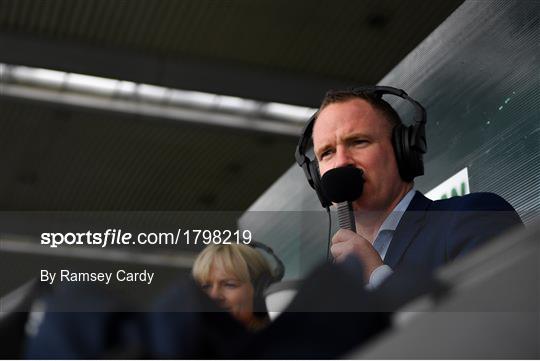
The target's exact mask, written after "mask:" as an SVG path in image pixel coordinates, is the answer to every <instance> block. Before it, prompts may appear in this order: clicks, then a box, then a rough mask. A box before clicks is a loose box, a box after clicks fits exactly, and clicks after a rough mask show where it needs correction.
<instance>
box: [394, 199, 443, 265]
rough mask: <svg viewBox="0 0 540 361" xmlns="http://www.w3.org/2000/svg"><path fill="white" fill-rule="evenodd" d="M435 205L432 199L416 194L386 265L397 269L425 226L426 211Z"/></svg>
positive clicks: (402, 219) (397, 229) (396, 233)
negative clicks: (410, 245) (432, 204)
mask: <svg viewBox="0 0 540 361" xmlns="http://www.w3.org/2000/svg"><path fill="white" fill-rule="evenodd" d="M431 203H433V201H431V200H430V199H428V198H426V197H424V195H423V194H422V193H420V192H418V191H417V192H416V194H415V195H414V198H413V199H412V200H411V203H410V204H409V207H407V211H406V212H405V213H404V214H403V217H402V218H401V220H400V221H399V224H398V226H397V228H396V230H395V232H394V236H393V237H392V242H390V246H389V247H388V251H387V252H386V256H385V257H384V263H385V264H387V265H389V266H390V267H391V268H392V269H395V267H396V265H397V264H398V262H399V260H400V259H401V257H402V256H403V254H404V253H405V250H406V249H407V247H409V244H410V243H411V242H412V240H413V239H414V238H416V235H417V234H418V232H419V231H420V229H421V228H422V225H423V224H424V222H423V220H424V218H425V216H426V209H427V208H428V207H429V206H430V205H431Z"/></svg>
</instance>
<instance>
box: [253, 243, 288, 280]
mask: <svg viewBox="0 0 540 361" xmlns="http://www.w3.org/2000/svg"><path fill="white" fill-rule="evenodd" d="M247 245H248V246H250V247H252V248H259V249H262V250H263V251H265V252H266V253H268V254H269V255H270V256H271V257H272V258H273V259H274V260H275V261H276V265H277V266H276V269H275V270H274V274H273V275H272V276H273V277H272V278H273V279H274V282H278V281H281V279H282V278H283V276H284V275H285V266H284V264H283V262H282V261H281V260H280V259H279V257H278V256H276V254H275V253H274V250H273V249H272V248H270V247H268V246H267V245H265V244H264V243H261V242H257V241H253V240H252V241H251V242H249V243H248V244H247Z"/></svg>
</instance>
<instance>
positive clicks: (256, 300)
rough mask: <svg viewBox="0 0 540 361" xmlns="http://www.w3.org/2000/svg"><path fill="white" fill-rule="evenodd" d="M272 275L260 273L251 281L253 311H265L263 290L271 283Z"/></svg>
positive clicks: (266, 310)
mask: <svg viewBox="0 0 540 361" xmlns="http://www.w3.org/2000/svg"><path fill="white" fill-rule="evenodd" d="M272 282H273V277H272V276H271V275H268V274H264V275H261V276H260V277H259V278H258V279H257V280H256V281H255V282H254V283H253V311H254V312H255V313H267V312H268V309H267V308H266V301H265V298H264V291H266V289H267V288H268V286H270V284H272Z"/></svg>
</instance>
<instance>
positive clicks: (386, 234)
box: [366, 188, 416, 289]
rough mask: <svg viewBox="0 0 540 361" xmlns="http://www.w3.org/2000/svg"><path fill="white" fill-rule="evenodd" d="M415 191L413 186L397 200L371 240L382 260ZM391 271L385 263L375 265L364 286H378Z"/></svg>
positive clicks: (369, 287) (370, 287)
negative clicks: (373, 239)
mask: <svg viewBox="0 0 540 361" xmlns="http://www.w3.org/2000/svg"><path fill="white" fill-rule="evenodd" d="M415 193H416V190H415V189H414V188H412V189H411V190H410V191H409V192H407V194H405V196H404V197H403V198H402V199H401V201H399V203H398V204H397V205H396V206H395V207H394V209H393V210H392V212H391V213H390V214H389V215H388V217H386V219H385V220H384V222H383V223H382V224H381V227H380V228H379V230H378V231H377V235H376V237H375V241H374V242H373V247H374V248H375V250H377V252H378V253H379V255H380V256H381V258H382V259H383V260H384V257H385V256H386V252H387V251H388V247H390V243H391V242H392V238H393V237H394V232H395V231H396V228H397V226H398V224H399V221H401V217H403V214H404V213H405V211H406V210H407V208H408V207H409V204H410V203H411V201H412V199H413V197H414V195H415ZM392 273H394V271H393V270H392V268H390V266H388V265H386V264H383V265H381V266H379V267H377V268H376V269H375V270H373V272H371V275H370V276H369V283H368V284H367V286H366V287H367V288H368V289H373V288H376V287H378V286H379V285H380V284H381V283H382V282H383V281H384V280H385V279H386V278H387V277H388V276H390V275H391V274H392Z"/></svg>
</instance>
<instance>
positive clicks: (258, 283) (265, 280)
mask: <svg viewBox="0 0 540 361" xmlns="http://www.w3.org/2000/svg"><path fill="white" fill-rule="evenodd" d="M247 245H248V246H250V247H252V248H258V249H261V250H263V251H264V252H266V253H267V254H269V255H270V256H271V257H272V258H273V259H274V261H275V263H276V267H275V268H274V270H273V271H272V270H271V271H270V272H262V273H261V274H260V275H259V276H258V277H257V278H256V279H254V280H253V282H252V284H253V291H254V292H253V309H254V310H255V312H263V313H265V314H266V312H267V309H266V303H265V299H264V291H265V290H266V289H267V288H268V287H269V286H270V285H271V284H272V283H276V282H279V281H281V280H282V279H283V276H284V275H285V266H284V265H283V262H282V261H281V260H280V259H279V257H278V256H276V254H275V253H274V250H272V248H270V247H268V246H267V245H265V244H263V243H260V242H257V241H251V242H250V243H249V244H247Z"/></svg>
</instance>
